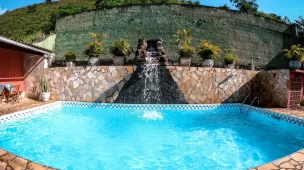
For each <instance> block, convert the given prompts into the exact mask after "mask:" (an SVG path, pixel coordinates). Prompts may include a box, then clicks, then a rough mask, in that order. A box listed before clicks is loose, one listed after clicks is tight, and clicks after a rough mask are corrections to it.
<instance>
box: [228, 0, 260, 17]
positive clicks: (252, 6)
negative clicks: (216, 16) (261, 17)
mask: <svg viewBox="0 0 304 170" xmlns="http://www.w3.org/2000/svg"><path fill="white" fill-rule="evenodd" d="M230 2H232V3H233V5H234V6H235V7H237V8H238V9H239V10H240V11H241V12H246V13H251V14H255V13H257V12H258V8H259V5H258V4H257V3H256V0H230Z"/></svg>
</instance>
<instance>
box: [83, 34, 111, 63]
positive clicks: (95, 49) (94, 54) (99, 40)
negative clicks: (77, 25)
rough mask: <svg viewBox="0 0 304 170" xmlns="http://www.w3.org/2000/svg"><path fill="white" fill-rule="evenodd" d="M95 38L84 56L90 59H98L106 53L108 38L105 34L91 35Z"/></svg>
mask: <svg viewBox="0 0 304 170" xmlns="http://www.w3.org/2000/svg"><path fill="white" fill-rule="evenodd" d="M90 35H91V36H92V37H93V38H94V41H93V42H91V43H89V45H88V47H87V49H86V50H85V51H84V55H85V56H86V57H88V58H98V57H99V56H100V55H101V54H102V53H103V51H104V47H103V46H104V43H105V38H106V37H107V35H106V34H104V33H99V34H95V33H90Z"/></svg>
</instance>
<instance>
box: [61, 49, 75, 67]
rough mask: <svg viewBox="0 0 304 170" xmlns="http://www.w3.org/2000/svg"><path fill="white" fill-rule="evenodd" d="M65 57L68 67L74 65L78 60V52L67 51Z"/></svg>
mask: <svg viewBox="0 0 304 170" xmlns="http://www.w3.org/2000/svg"><path fill="white" fill-rule="evenodd" d="M64 59H65V61H66V66H67V67H73V66H74V65H75V63H74V61H76V54H75V53H73V52H71V51H69V52H66V53H65V54H64Z"/></svg>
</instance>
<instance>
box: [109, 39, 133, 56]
mask: <svg viewBox="0 0 304 170" xmlns="http://www.w3.org/2000/svg"><path fill="white" fill-rule="evenodd" d="M110 52H111V53H112V54H113V55H114V56H128V55H130V54H131V53H132V52H133V50H132V48H131V47H130V42H129V41H128V40H120V41H114V42H112V44H111V46H110Z"/></svg>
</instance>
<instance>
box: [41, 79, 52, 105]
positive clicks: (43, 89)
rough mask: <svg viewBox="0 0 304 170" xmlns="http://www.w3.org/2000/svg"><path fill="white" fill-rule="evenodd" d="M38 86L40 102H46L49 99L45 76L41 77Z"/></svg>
mask: <svg viewBox="0 0 304 170" xmlns="http://www.w3.org/2000/svg"><path fill="white" fill-rule="evenodd" d="M40 86H41V98H42V101H44V102H47V101H49V99H50V92H49V88H48V80H47V78H46V77H45V76H43V77H42V78H41V82H40Z"/></svg>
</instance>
